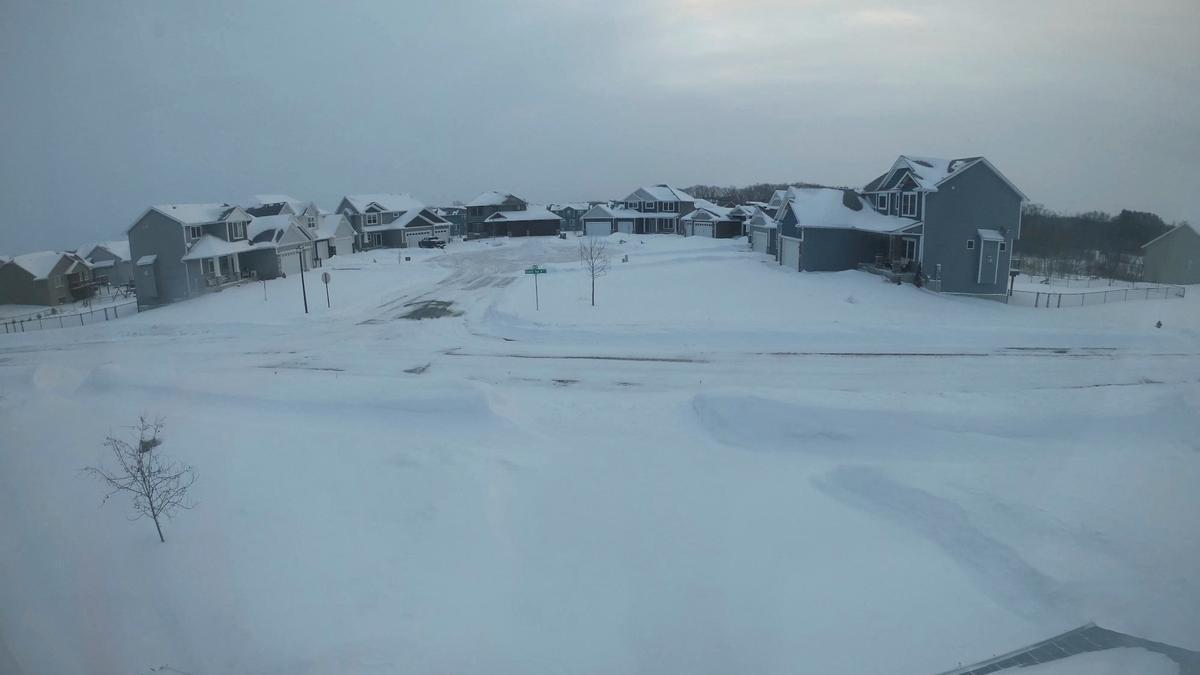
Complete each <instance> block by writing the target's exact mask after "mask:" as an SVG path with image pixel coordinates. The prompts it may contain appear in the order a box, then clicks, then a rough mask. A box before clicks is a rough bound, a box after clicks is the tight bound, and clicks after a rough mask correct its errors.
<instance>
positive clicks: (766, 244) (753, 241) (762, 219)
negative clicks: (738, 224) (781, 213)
mask: <svg viewBox="0 0 1200 675" xmlns="http://www.w3.org/2000/svg"><path fill="white" fill-rule="evenodd" d="M746 229H747V231H748V232H749V234H750V248H751V249H752V250H754V251H757V252H759V253H766V254H767V255H771V256H773V255H775V250H776V248H775V238H776V235H777V234H778V232H779V226H778V225H777V224H776V223H775V219H774V218H772V217H770V216H768V215H767V213H766V211H762V210H760V211H759V212H758V213H755V214H754V215H753V216H750V219H749V220H747V221H746Z"/></svg>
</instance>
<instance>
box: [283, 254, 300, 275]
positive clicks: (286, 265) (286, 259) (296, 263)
mask: <svg viewBox="0 0 1200 675" xmlns="http://www.w3.org/2000/svg"><path fill="white" fill-rule="evenodd" d="M279 271H280V272H283V273H284V274H299V272H300V251H298V250H292V251H285V252H282V253H280V254H279Z"/></svg>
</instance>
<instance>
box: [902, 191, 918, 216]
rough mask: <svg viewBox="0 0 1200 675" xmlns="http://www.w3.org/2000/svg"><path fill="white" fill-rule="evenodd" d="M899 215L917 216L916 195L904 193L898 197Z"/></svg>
mask: <svg viewBox="0 0 1200 675" xmlns="http://www.w3.org/2000/svg"><path fill="white" fill-rule="evenodd" d="M900 215H902V216H915V215H917V193H915V192H905V193H904V194H903V195H901V197H900Z"/></svg>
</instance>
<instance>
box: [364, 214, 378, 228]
mask: <svg viewBox="0 0 1200 675" xmlns="http://www.w3.org/2000/svg"><path fill="white" fill-rule="evenodd" d="M372 218H374V219H375V222H371V219H372ZM363 224H364V225H367V226H370V225H378V224H379V214H378V213H368V214H366V215H365V216H364V217H363Z"/></svg>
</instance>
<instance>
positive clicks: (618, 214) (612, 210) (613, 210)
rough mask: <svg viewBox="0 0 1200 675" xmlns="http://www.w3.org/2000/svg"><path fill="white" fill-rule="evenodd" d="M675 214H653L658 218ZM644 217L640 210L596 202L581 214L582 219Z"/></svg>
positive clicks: (672, 216)
mask: <svg viewBox="0 0 1200 675" xmlns="http://www.w3.org/2000/svg"><path fill="white" fill-rule="evenodd" d="M675 215H676V214H674V213H656V214H654V216H655V217H658V218H663V217H669V218H674V217H675ZM645 217H646V214H644V213H642V212H641V211H634V210H633V209H627V208H624V207H620V206H609V205H608V204H597V205H595V206H593V207H592V208H591V209H589V210H588V212H587V213H585V214H583V216H582V218H583V219H584V220H588V219H600V218H645Z"/></svg>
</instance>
